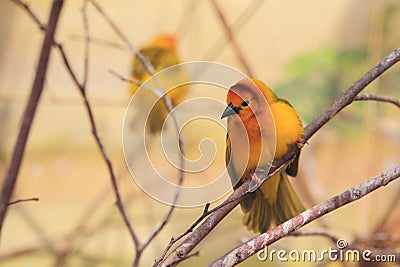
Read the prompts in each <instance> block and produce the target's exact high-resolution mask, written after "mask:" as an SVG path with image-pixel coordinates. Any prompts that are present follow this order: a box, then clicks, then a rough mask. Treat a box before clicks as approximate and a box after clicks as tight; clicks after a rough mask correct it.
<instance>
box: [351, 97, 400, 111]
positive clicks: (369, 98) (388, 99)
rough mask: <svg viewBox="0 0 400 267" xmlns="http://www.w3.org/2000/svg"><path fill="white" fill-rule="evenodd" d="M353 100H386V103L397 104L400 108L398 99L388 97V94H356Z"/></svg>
mask: <svg viewBox="0 0 400 267" xmlns="http://www.w3.org/2000/svg"><path fill="white" fill-rule="evenodd" d="M354 100H357V101H368V100H372V101H379V102H386V103H391V104H393V105H395V106H397V107H398V108H400V101H399V100H397V99H394V98H392V97H389V96H383V95H375V94H362V95H358V96H356V98H355V99H354Z"/></svg>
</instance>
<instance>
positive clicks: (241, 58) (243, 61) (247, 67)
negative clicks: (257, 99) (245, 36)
mask: <svg viewBox="0 0 400 267" xmlns="http://www.w3.org/2000/svg"><path fill="white" fill-rule="evenodd" d="M211 3H212V5H213V7H214V8H215V11H216V12H217V14H218V18H219V20H220V21H221V24H222V25H223V26H224V29H225V32H226V35H227V36H228V39H229V40H230V42H231V44H232V46H233V49H234V50H235V52H236V56H237V58H238V60H239V62H240V64H242V66H243V68H244V69H245V72H246V74H247V75H248V76H250V77H254V72H253V71H252V70H251V68H250V65H249V63H248V62H247V61H246V59H245V58H244V53H243V51H242V49H241V47H240V46H239V43H238V42H237V41H236V37H235V35H234V33H233V31H232V30H231V27H230V26H229V24H228V21H227V20H226V18H225V15H224V13H223V12H222V9H221V7H220V6H219V5H218V3H217V0H211Z"/></svg>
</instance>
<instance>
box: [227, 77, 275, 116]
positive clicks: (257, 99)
mask: <svg viewBox="0 0 400 267" xmlns="http://www.w3.org/2000/svg"><path fill="white" fill-rule="evenodd" d="M274 101H277V97H276V95H275V94H274V93H273V92H272V91H271V89H270V88H269V87H268V86H267V85H266V84H265V83H263V82H262V81H260V80H257V79H244V80H240V81H239V82H237V83H236V84H235V85H233V86H232V87H231V88H230V89H229V91H228V95H227V97H226V103H227V104H228V106H227V107H226V109H225V111H224V112H223V113H222V116H221V118H225V117H229V116H232V115H238V116H239V118H241V119H242V120H246V119H247V118H250V117H253V116H255V115H257V114H259V113H260V112H262V111H263V110H266V109H267V107H266V105H268V103H272V102H274Z"/></svg>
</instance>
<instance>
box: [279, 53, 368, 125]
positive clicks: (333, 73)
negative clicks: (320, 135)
mask: <svg viewBox="0 0 400 267" xmlns="http://www.w3.org/2000/svg"><path fill="white" fill-rule="evenodd" d="M366 60H367V52H366V49H365V48H363V47H361V48H352V49H347V50H340V49H334V48H329V47H325V48H321V49H318V50H316V51H312V52H309V53H305V54H302V55H300V56H298V57H296V58H294V59H293V60H292V61H290V62H289V64H288V65H287V75H286V76H287V77H289V80H287V81H285V82H282V83H280V84H278V86H277V87H276V89H277V91H278V94H279V96H280V97H282V98H286V99H288V100H289V101H290V102H291V104H292V105H293V106H294V107H295V108H296V109H297V111H298V112H299V114H300V115H301V117H302V119H303V122H304V123H305V124H306V123H309V122H310V121H311V120H312V119H313V118H314V117H315V116H316V115H318V114H319V113H320V112H321V111H322V110H323V109H325V108H326V107H327V106H328V105H329V104H330V103H331V102H332V101H333V100H334V99H335V98H336V97H337V96H338V95H339V94H340V93H341V92H342V91H344V90H345V89H346V88H347V87H348V86H349V85H351V84H352V83H353V82H354V81H355V80H356V79H358V78H359V77H361V76H362V75H363V73H364V72H366V71H367V70H368V68H367V67H366Z"/></svg>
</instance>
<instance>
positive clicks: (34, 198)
mask: <svg viewBox="0 0 400 267" xmlns="http://www.w3.org/2000/svg"><path fill="white" fill-rule="evenodd" d="M29 201H39V198H38V197H31V198H24V199H18V200H15V201H11V202H10V203H8V205H9V206H10V205H14V204H17V203H21V202H29Z"/></svg>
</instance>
